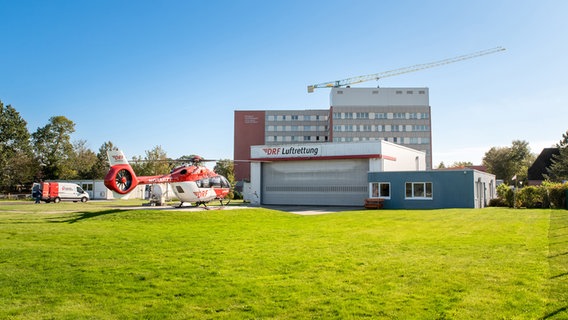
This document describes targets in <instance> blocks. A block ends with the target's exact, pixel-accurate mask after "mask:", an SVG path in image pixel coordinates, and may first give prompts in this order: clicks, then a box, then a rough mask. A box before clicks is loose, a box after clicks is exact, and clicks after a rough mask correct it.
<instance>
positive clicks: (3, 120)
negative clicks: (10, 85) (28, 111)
mask: <svg viewBox="0 0 568 320" xmlns="http://www.w3.org/2000/svg"><path fill="white" fill-rule="evenodd" d="M36 169H37V164H36V163H34V161H33V159H32V154H31V146H30V133H29V131H28V129H27V122H26V121H25V120H24V119H23V118H22V117H21V116H20V114H19V113H18V111H16V109H14V108H13V107H12V106H11V105H7V106H4V104H3V103H2V101H0V188H1V189H3V191H11V190H14V189H15V188H16V187H17V186H18V185H24V184H29V183H31V182H33V177H34V174H35V171H36Z"/></svg>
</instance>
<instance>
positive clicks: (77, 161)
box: [60, 140, 97, 179]
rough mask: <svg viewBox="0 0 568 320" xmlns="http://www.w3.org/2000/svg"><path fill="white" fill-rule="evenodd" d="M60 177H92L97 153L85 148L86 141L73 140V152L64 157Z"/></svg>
mask: <svg viewBox="0 0 568 320" xmlns="http://www.w3.org/2000/svg"><path fill="white" fill-rule="evenodd" d="M66 162H67V163H66V164H65V165H64V166H63V167H64V168H65V172H62V174H61V176H60V178H61V179H94V177H93V176H92V172H93V167H94V166H95V164H96V163H97V155H96V154H95V153H94V152H93V151H91V150H90V149H89V148H87V141H85V140H78V141H75V142H73V153H72V154H71V155H69V158H67V159H66Z"/></svg>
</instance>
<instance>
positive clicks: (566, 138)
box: [546, 130, 568, 182]
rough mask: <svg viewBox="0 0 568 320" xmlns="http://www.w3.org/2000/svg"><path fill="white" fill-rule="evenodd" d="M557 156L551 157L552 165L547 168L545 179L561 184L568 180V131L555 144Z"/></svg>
mask: <svg viewBox="0 0 568 320" xmlns="http://www.w3.org/2000/svg"><path fill="white" fill-rule="evenodd" d="M556 147H557V148H558V151H559V154H556V155H553V156H552V160H551V162H552V164H551V165H550V167H548V168H547V169H546V170H547V175H546V178H547V179H549V180H550V181H554V182H561V181H566V180H568V130H567V131H566V133H564V134H562V140H560V142H558V143H557V144H556Z"/></svg>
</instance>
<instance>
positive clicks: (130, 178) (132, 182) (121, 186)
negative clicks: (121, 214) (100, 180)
mask: <svg viewBox="0 0 568 320" xmlns="http://www.w3.org/2000/svg"><path fill="white" fill-rule="evenodd" d="M108 159H109V163H110V165H111V167H110V170H109V172H108V173H107V174H106V176H105V180H104V182H105V186H106V187H107V188H109V189H110V190H112V191H114V192H117V193H119V194H127V193H129V192H130V191H132V190H133V189H134V188H135V187H136V186H137V185H138V178H137V177H136V174H135V173H134V170H133V169H132V167H131V166H130V164H129V163H128V161H127V160H126V157H124V154H123V153H122V151H120V150H112V151H109V152H108Z"/></svg>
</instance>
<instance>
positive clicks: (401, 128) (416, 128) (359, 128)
mask: <svg viewBox="0 0 568 320" xmlns="http://www.w3.org/2000/svg"><path fill="white" fill-rule="evenodd" d="M333 131H334V132H382V131H384V132H428V131H430V126H426V125H416V124H415V125H411V124H408V125H390V124H387V125H370V124H364V125H352V124H343V125H334V126H333Z"/></svg>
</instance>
